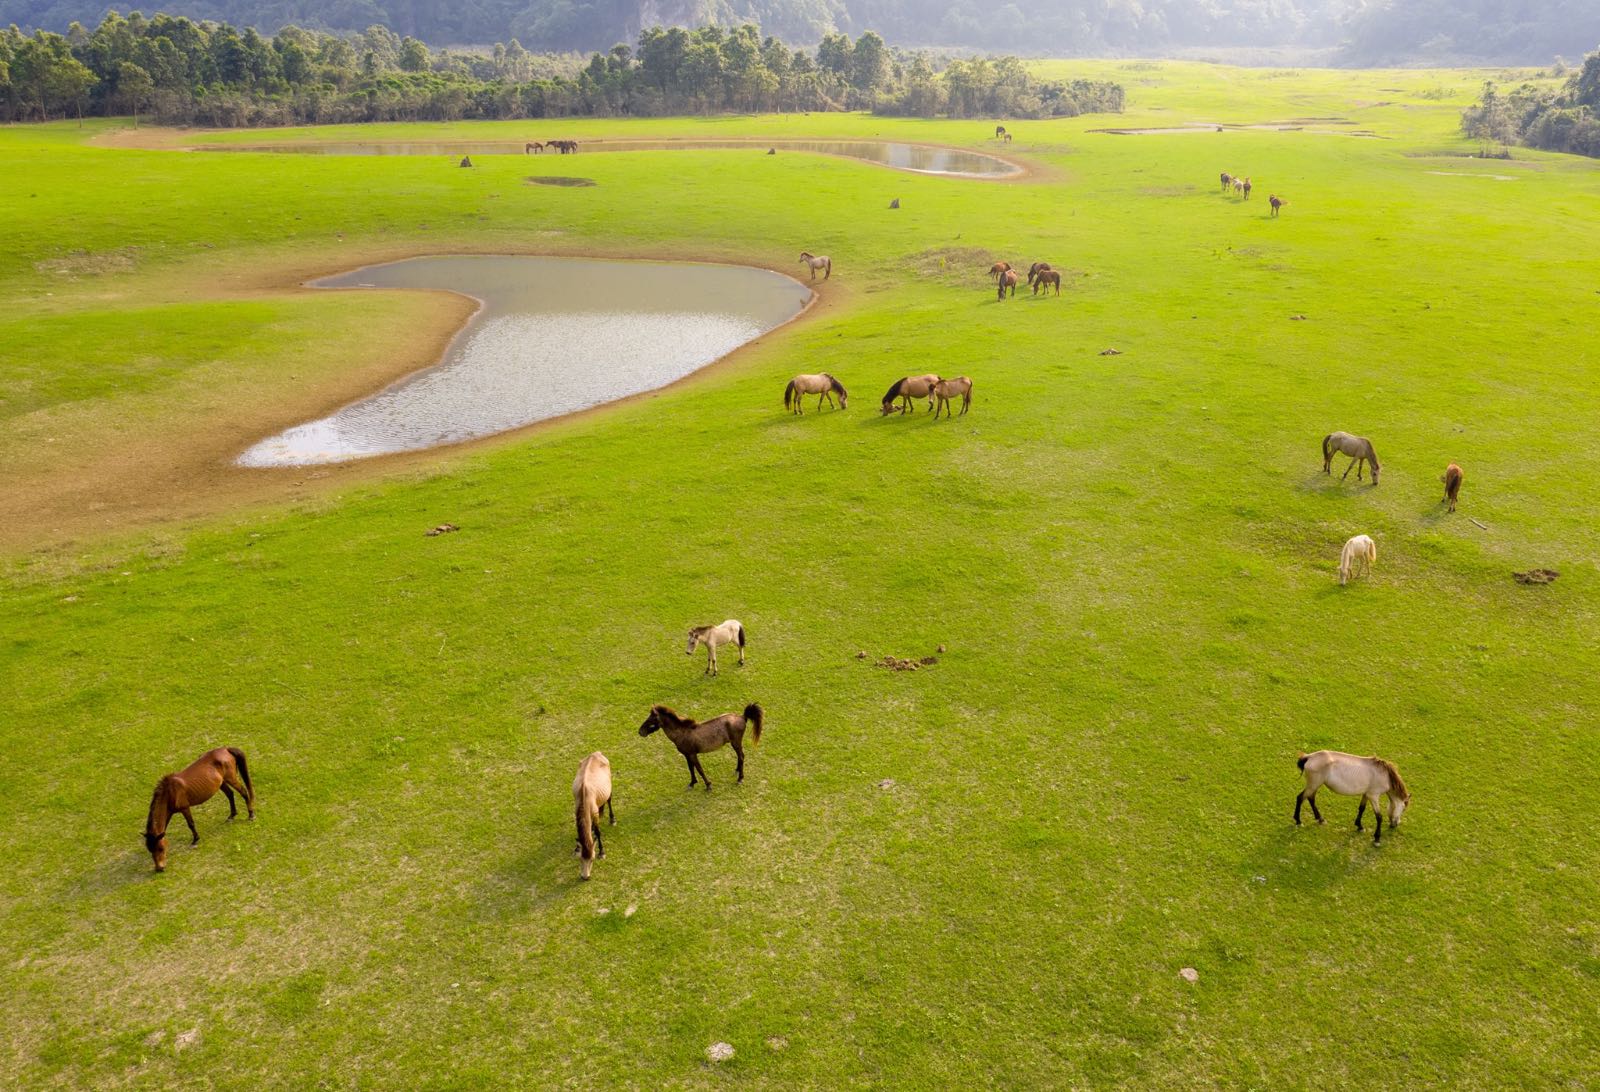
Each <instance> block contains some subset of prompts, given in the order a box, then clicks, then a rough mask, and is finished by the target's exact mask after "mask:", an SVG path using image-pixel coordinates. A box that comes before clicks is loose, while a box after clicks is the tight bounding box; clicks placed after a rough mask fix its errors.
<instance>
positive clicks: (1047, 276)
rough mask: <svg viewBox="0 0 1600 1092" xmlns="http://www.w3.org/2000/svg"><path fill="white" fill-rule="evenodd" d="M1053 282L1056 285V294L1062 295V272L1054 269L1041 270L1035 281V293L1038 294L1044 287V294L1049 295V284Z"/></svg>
mask: <svg viewBox="0 0 1600 1092" xmlns="http://www.w3.org/2000/svg"><path fill="white" fill-rule="evenodd" d="M1052 284H1053V285H1055V286H1056V295H1058V296H1059V295H1061V274H1059V273H1057V272H1056V271H1055V270H1054V269H1041V270H1039V275H1038V276H1037V277H1035V278H1034V281H1033V294H1034V295H1035V296H1037V295H1038V294H1039V291H1040V289H1043V290H1044V294H1045V295H1047V296H1048V295H1049V294H1050V290H1049V286H1050V285H1052Z"/></svg>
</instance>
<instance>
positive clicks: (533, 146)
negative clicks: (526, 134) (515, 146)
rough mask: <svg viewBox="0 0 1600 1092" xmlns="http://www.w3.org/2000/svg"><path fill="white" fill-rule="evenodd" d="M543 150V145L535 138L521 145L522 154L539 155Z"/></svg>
mask: <svg viewBox="0 0 1600 1092" xmlns="http://www.w3.org/2000/svg"><path fill="white" fill-rule="evenodd" d="M543 152H544V145H543V144H540V143H539V142H538V141H537V140H530V141H528V143H527V144H525V145H523V148H522V154H523V155H541V154H543Z"/></svg>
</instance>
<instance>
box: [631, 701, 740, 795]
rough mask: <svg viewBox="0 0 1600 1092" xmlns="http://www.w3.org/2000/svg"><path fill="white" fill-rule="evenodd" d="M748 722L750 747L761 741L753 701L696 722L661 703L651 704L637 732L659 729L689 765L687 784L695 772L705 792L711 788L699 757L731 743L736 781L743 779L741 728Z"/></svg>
mask: <svg viewBox="0 0 1600 1092" xmlns="http://www.w3.org/2000/svg"><path fill="white" fill-rule="evenodd" d="M746 725H748V726H749V727H750V728H751V729H752V731H753V735H752V738H751V740H750V746H752V747H754V746H755V745H756V744H758V743H760V742H761V706H759V705H756V704H755V703H754V702H752V703H751V704H749V705H747V706H745V707H744V712H743V713H724V714H722V716H720V717H712V718H711V719H710V720H706V721H701V722H700V723H698V724H696V723H695V722H694V721H693V720H691V719H690V718H688V717H680V716H679V715H678V714H677V713H674V712H673V711H672V710H671V709H668V708H667V707H666V706H665V705H652V706H651V707H650V715H649V716H647V717H645V718H644V723H643V724H641V725H639V734H640V735H641V736H647V735H649V734H650V733H651V732H654V731H656V730H657V729H660V730H661V731H663V732H665V733H666V734H667V738H668V739H670V740H672V744H673V746H674V747H676V748H678V753H679V754H681V755H682V756H683V760H684V761H685V762H687V763H688V764H689V787H690V788H691V789H692V788H694V779H695V774H696V773H697V772H698V773H699V775H700V780H701V781H704V782H705V785H706V792H710V791H711V779H710V778H709V777H707V776H706V768H705V767H704V766H702V765H700V756H701V755H703V754H709V753H710V752H712V751H716V750H720V749H721V748H722V747H724V746H726V745H728V744H732V745H733V753H734V754H736V755H738V756H739V769H738V773H739V780H740V781H743V780H744V730H745V727H746Z"/></svg>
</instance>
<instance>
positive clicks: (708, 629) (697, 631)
mask: <svg viewBox="0 0 1600 1092" xmlns="http://www.w3.org/2000/svg"><path fill="white" fill-rule="evenodd" d="M733 641H737V642H739V666H740V667H743V666H744V626H743V624H742V623H740V621H739V619H737V618H729V619H728V620H727V621H726V622H724V623H722V624H721V625H720V626H694V627H693V628H691V629H690V630H689V655H691V656H693V655H694V650H695V649H697V648H699V647H700V646H701V645H705V646H706V674H707V675H717V674H720V671H719V670H718V668H717V646H718V645H725V644H728V643H730V642H733Z"/></svg>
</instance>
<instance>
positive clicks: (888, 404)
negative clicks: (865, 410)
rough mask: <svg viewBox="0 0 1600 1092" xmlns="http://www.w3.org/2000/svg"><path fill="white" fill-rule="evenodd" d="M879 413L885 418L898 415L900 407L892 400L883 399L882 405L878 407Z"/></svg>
mask: <svg viewBox="0 0 1600 1092" xmlns="http://www.w3.org/2000/svg"><path fill="white" fill-rule="evenodd" d="M879 412H880V413H881V415H882V416H884V417H887V416H889V415H890V414H891V413H899V412H900V407H899V406H898V405H897V404H896V403H895V401H894V399H892V398H885V399H884V400H883V405H881V406H880V407H879Z"/></svg>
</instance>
